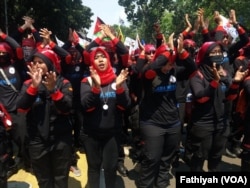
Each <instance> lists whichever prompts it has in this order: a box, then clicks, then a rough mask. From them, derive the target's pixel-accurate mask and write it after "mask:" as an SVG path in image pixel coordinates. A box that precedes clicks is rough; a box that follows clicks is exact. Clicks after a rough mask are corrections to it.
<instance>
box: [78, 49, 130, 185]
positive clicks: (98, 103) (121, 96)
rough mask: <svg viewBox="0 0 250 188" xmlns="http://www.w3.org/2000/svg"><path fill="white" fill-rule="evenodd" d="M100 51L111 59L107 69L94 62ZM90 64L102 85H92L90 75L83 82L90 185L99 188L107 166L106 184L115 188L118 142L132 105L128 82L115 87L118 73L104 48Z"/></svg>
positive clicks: (82, 100) (93, 55) (91, 55)
mask: <svg viewBox="0 0 250 188" xmlns="http://www.w3.org/2000/svg"><path fill="white" fill-rule="evenodd" d="M98 51H101V52H102V53H103V54H104V55H105V57H106V58H107V59H108V61H109V62H108V63H109V65H108V69H107V70H106V71H104V72H99V71H98V69H97V68H96V66H95V65H94V57H95V54H96V53H97V52H98ZM90 60H91V61H90V62H91V65H92V66H93V67H94V68H95V69H96V71H97V72H98V74H99V76H100V79H101V88H100V89H99V88H96V87H94V86H93V85H92V82H91V81H88V78H84V79H83V80H82V82H81V104H82V107H83V110H84V131H85V133H86V134H87V136H88V137H87V138H86V140H85V141H84V146H85V150H86V157H87V163H88V185H89V187H99V185H100V169H101V168H103V169H104V173H105V175H104V177H105V184H106V187H109V188H115V179H116V166H117V161H118V153H119V152H118V147H119V142H118V141H117V139H118V138H117V137H119V136H120V134H121V131H122V124H123V123H122V121H123V120H122V116H123V113H124V111H125V110H126V109H127V108H128V106H129V105H130V97H129V92H128V88H127V85H126V83H124V84H123V85H122V87H121V88H119V89H116V84H115V79H116V75H115V73H114V71H113V69H112V67H111V63H110V60H109V55H108V54H107V52H106V51H104V50H103V49H101V48H97V49H96V50H94V51H92V52H91V54H90ZM106 105H107V106H106Z"/></svg>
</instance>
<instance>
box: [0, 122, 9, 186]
mask: <svg viewBox="0 0 250 188" xmlns="http://www.w3.org/2000/svg"><path fill="white" fill-rule="evenodd" d="M8 157H9V156H8V140H7V134H6V131H5V128H4V127H3V125H2V123H0V187H1V188H7V171H8V163H7V162H8Z"/></svg>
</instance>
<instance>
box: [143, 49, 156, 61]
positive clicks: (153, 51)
mask: <svg viewBox="0 0 250 188" xmlns="http://www.w3.org/2000/svg"><path fill="white" fill-rule="evenodd" d="M145 55H146V58H147V60H148V62H150V63H152V62H153V58H154V55H155V50H151V51H148V52H145Z"/></svg>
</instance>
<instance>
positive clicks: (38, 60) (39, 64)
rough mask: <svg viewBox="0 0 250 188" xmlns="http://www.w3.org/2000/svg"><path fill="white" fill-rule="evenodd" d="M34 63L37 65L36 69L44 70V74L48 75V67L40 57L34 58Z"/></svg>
mask: <svg viewBox="0 0 250 188" xmlns="http://www.w3.org/2000/svg"><path fill="white" fill-rule="evenodd" d="M33 63H34V64H35V65H36V68H38V69H42V72H43V73H42V74H43V75H44V74H46V73H47V72H48V67H47V65H46V63H45V62H44V61H43V60H42V59H41V58H40V57H36V56H35V57H34V59H33Z"/></svg>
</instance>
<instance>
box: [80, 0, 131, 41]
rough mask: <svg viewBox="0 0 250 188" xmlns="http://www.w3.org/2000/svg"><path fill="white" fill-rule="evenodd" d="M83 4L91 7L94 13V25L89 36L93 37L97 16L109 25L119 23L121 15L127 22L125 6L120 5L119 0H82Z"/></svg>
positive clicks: (92, 18)
mask: <svg viewBox="0 0 250 188" xmlns="http://www.w3.org/2000/svg"><path fill="white" fill-rule="evenodd" d="M82 4H83V5H84V6H87V7H89V8H90V9H91V11H92V12H93V13H94V15H93V16H92V17H91V20H92V21H93V22H92V26H91V28H90V29H89V31H88V37H90V38H92V37H93V30H94V26H95V23H96V18H97V16H98V17H99V18H101V19H102V21H104V23H106V24H109V25H114V24H119V17H120V18H121V19H123V20H124V21H125V25H128V23H127V22H126V14H125V13H124V8H123V7H121V6H119V5H118V0H82Z"/></svg>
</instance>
